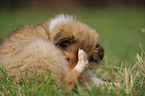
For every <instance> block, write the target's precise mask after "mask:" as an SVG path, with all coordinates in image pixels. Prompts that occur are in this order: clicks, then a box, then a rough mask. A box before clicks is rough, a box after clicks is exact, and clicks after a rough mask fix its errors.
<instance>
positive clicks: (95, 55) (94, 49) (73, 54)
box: [49, 15, 104, 68]
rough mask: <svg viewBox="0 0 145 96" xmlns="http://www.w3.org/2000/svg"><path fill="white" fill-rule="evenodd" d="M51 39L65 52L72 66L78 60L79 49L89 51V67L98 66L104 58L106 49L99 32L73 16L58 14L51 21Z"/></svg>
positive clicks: (72, 66) (71, 66)
mask: <svg viewBox="0 0 145 96" xmlns="http://www.w3.org/2000/svg"><path fill="white" fill-rule="evenodd" d="M49 33H50V39H51V40H52V41H53V43H54V44H55V45H56V46H57V47H58V49H60V51H61V52H62V53H63V54H64V56H65V58H66V60H67V62H68V65H69V67H70V68H74V67H75V65H76V64H77V62H78V50H79V48H81V49H83V50H84V51H85V52H86V53H87V57H88V60H89V68H96V67H97V66H98V65H100V63H101V62H102V60H103V56H104V49H103V47H102V46H101V45H100V43H99V39H98V34H97V32H96V31H95V30H93V29H91V28H89V27H88V26H87V25H86V24H84V23H81V22H79V21H76V20H74V19H73V17H72V16H64V15H58V16H56V17H55V18H54V19H52V20H50V23H49Z"/></svg>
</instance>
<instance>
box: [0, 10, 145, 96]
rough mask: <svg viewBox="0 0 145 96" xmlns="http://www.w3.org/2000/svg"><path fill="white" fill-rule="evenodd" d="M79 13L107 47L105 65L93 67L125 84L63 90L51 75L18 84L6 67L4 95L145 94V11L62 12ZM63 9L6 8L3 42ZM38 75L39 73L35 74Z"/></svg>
mask: <svg viewBox="0 0 145 96" xmlns="http://www.w3.org/2000/svg"><path fill="white" fill-rule="evenodd" d="M61 12H63V13H69V14H73V15H75V16H76V17H77V18H78V19H79V20H81V21H82V22H84V23H86V24H88V25H89V26H91V27H92V28H94V29H96V30H97V32H98V33H99V35H100V38H101V42H102V45H103V46H104V48H105V58H104V61H103V64H102V66H101V67H100V68H98V69H97V70H92V72H93V73H94V74H96V75H97V76H98V77H99V78H101V79H103V80H106V81H108V82H109V81H111V82H119V83H121V84H122V85H121V87H119V88H118V87H115V86H110V85H107V86H105V85H104V86H103V85H102V86H100V87H98V88H96V87H94V86H93V85H92V86H91V89H90V90H88V89H83V88H81V86H79V85H77V89H75V90H73V91H70V92H69V93H63V92H62V90H61V85H60V86H58V87H56V86H55V85H53V84H52V81H51V79H50V78H49V77H50V76H49V75H46V76H44V78H43V80H42V82H41V83H40V84H38V83H37V82H36V81H34V82H30V81H29V80H28V79H27V78H26V79H23V82H20V83H19V84H16V83H15V82H13V80H11V78H10V77H9V76H8V74H7V73H6V72H5V71H4V70H3V69H2V70H1V72H2V76H3V78H0V95H2V96H6V95H14V96H15V95H32V96H33V95H34V96H37V95H39V96H40V95H59V96H61V95H62V96H63V95H68V96H74V95H75V96H77V95H80V96H83V95H85V96H86V95H88V96H96V95H101V96H102V95H107V96H108V95H111V96H112V95H115V96H116V95H119V96H121V95H122V96H124V95H129V96H130V95H137V96H142V95H145V92H144V90H145V59H144V58H145V57H144V55H145V52H144V49H145V43H144V42H145V35H144V33H143V32H141V30H142V29H144V28H145V18H144V17H145V13H144V10H139V9H128V10H125V9H88V10H75V11H69V12H68V11H61ZM61 12H59V11H41V12H40V11H25V10H23V11H20V10H19V11H2V12H1V13H0V41H1V42H2V41H3V40H4V39H5V38H6V37H7V36H8V35H9V34H10V33H11V32H13V30H15V29H16V28H18V27H19V26H21V25H23V24H37V23H39V22H43V21H46V20H48V19H49V18H52V17H53V16H55V15H56V14H59V13H61ZM35 78H37V76H35Z"/></svg>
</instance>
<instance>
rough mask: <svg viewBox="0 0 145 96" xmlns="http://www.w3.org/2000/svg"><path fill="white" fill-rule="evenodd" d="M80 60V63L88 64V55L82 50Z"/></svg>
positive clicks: (79, 55)
mask: <svg viewBox="0 0 145 96" xmlns="http://www.w3.org/2000/svg"><path fill="white" fill-rule="evenodd" d="M78 58H79V61H78V62H84V63H85V64H88V59H87V54H86V53H85V52H84V51H83V50H82V49H79V54H78Z"/></svg>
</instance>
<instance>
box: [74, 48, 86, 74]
mask: <svg viewBox="0 0 145 96" xmlns="http://www.w3.org/2000/svg"><path fill="white" fill-rule="evenodd" d="M78 58H79V61H78V63H77V65H76V66H75V68H74V69H76V70H78V71H79V72H83V71H84V70H85V69H86V67H87V66H88V59H87V55H86V53H85V52H84V51H83V50H81V49H79V54H78Z"/></svg>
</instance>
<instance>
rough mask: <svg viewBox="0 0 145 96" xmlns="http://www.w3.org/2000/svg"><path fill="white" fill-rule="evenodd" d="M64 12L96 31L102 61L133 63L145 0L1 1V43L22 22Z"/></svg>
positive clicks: (143, 40) (142, 39) (142, 38)
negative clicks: (101, 51) (99, 40)
mask: <svg viewBox="0 0 145 96" xmlns="http://www.w3.org/2000/svg"><path fill="white" fill-rule="evenodd" d="M60 13H64V14H70V15H74V16H76V17H77V19H78V20H80V21H82V22H84V23H86V24H88V25H89V26H90V27H91V28H94V29H96V31H97V32H98V33H99V35H100V38H101V42H102V45H103V46H104V48H105V58H104V62H103V64H107V63H109V64H111V65H117V66H120V64H121V62H125V63H123V64H124V66H128V65H130V64H134V63H135V61H136V54H137V52H138V53H141V49H140V47H139V43H140V44H141V45H142V47H143V48H144V49H145V35H144V33H143V32H142V31H141V30H145V0H61V1H60V0H1V1H0V42H2V41H3V40H4V39H5V38H6V37H7V36H8V35H9V34H11V33H12V32H13V31H14V30H15V29H17V28H18V27H20V26H21V25H25V24H37V23H40V22H44V21H46V20H49V19H50V18H53V17H54V16H56V15H57V14H60Z"/></svg>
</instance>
